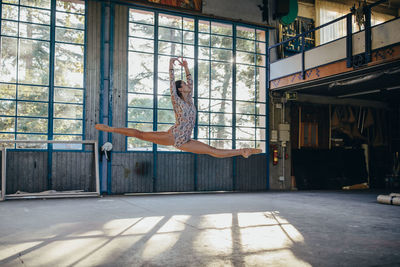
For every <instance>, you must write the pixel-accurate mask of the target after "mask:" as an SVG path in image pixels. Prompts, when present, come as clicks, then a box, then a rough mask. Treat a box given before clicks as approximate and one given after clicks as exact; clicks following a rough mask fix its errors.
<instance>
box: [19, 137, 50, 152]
mask: <svg viewBox="0 0 400 267" xmlns="http://www.w3.org/2000/svg"><path fill="white" fill-rule="evenodd" d="M17 140H30V141H31V140H35V141H37V140H47V135H39V134H17ZM17 148H40V149H47V144H35V143H33V144H29V143H25V144H24V143H22V144H17Z"/></svg>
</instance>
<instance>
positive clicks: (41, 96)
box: [18, 85, 49, 101]
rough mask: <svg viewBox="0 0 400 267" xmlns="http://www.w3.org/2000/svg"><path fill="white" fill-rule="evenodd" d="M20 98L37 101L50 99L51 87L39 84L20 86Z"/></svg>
mask: <svg viewBox="0 0 400 267" xmlns="http://www.w3.org/2000/svg"><path fill="white" fill-rule="evenodd" d="M18 99H19V100H36V101H48V100H49V88H48V87H39V86H25V85H19V86H18Z"/></svg>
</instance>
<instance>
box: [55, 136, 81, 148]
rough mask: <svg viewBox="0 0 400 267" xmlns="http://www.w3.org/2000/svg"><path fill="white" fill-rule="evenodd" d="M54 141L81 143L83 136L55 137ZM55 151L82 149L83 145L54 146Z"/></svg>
mask: <svg viewBox="0 0 400 267" xmlns="http://www.w3.org/2000/svg"><path fill="white" fill-rule="evenodd" d="M53 140H57V141H79V140H82V136H81V135H54V136H53ZM53 149H82V144H53Z"/></svg>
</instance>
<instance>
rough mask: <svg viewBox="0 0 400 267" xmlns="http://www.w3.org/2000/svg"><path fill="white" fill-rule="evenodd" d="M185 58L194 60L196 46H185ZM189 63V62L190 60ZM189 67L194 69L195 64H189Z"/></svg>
mask: <svg viewBox="0 0 400 267" xmlns="http://www.w3.org/2000/svg"><path fill="white" fill-rule="evenodd" d="M183 56H184V57H190V58H194V46H193V45H183ZM188 63H189V60H188ZM189 67H193V64H189Z"/></svg>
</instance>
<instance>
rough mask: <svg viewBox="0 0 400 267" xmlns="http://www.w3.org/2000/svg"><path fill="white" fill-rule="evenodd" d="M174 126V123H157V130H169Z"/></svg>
mask: <svg viewBox="0 0 400 267" xmlns="http://www.w3.org/2000/svg"><path fill="white" fill-rule="evenodd" d="M172 126H173V124H172V123H168V124H164V123H162V124H160V123H159V124H157V131H159V132H167V131H168V130H169V129H171V127H172Z"/></svg>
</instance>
